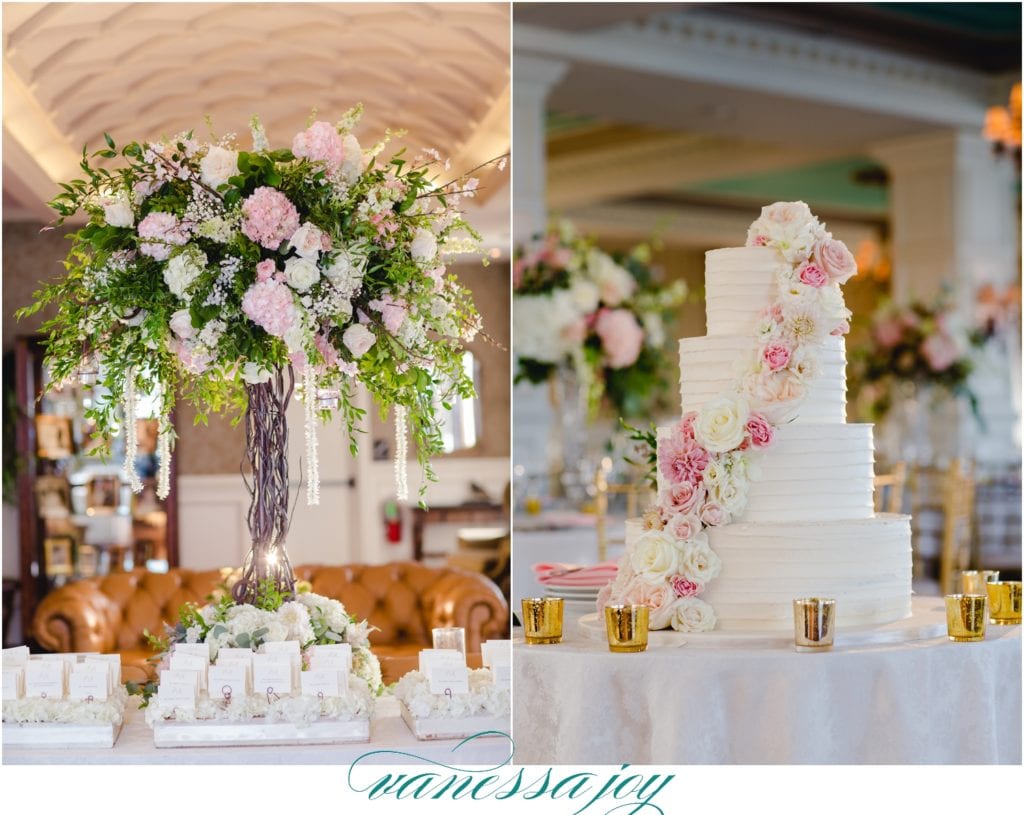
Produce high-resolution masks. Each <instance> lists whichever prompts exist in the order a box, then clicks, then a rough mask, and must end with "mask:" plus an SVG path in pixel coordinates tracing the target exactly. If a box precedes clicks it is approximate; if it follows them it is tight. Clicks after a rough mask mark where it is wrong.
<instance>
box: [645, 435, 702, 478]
mask: <svg viewBox="0 0 1024 815" xmlns="http://www.w3.org/2000/svg"><path fill="white" fill-rule="evenodd" d="M710 458H711V454H710V453H708V451H707V450H705V449H704V448H703V447H701V446H700V445H699V444H697V442H696V441H695V440H693V439H688V438H685V437H684V436H678V435H675V434H673V435H672V436H670V437H669V438H667V439H662V440H660V441H659V442H658V469H659V470H661V474H662V475H663V476H665V478H666V479H668V482H669V484H672V485H678V484H682V483H684V482H690V483H692V484H699V483H700V481H701V480H702V479H703V477H704V470H705V469H706V468H707V466H708V461H709V460H710Z"/></svg>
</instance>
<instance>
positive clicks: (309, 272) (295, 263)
mask: <svg viewBox="0 0 1024 815" xmlns="http://www.w3.org/2000/svg"><path fill="white" fill-rule="evenodd" d="M284 277H285V280H287V281H288V285H289V286H291V287H292V288H293V289H295V291H309V289H310V287H311V286H312V285H313V284H314V283H316V281H318V280H319V279H320V270H319V269H318V268H317V265H316V262H315V261H312V260H310V259H309V258H304V257H297V258H288V260H286V261H285V262H284Z"/></svg>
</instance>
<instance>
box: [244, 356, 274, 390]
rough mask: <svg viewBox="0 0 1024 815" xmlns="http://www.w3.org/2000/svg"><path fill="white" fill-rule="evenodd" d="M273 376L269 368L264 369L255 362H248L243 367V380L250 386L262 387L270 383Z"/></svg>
mask: <svg viewBox="0 0 1024 815" xmlns="http://www.w3.org/2000/svg"><path fill="white" fill-rule="evenodd" d="M271 376H272V374H271V372H270V369H269V368H264V367H262V366H260V365H258V364H257V363H255V362H247V363H245V365H243V366H242V380H243V381H244V382H246V383H248V384H250V385H262V384H263V383H264V382H269V381H270V377H271Z"/></svg>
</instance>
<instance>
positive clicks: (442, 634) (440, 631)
mask: <svg viewBox="0 0 1024 815" xmlns="http://www.w3.org/2000/svg"><path fill="white" fill-rule="evenodd" d="M430 633H431V634H432V635H433V640H434V647H435V648H442V649H446V650H449V651H458V652H459V653H460V654H462V655H463V656H465V655H466V629H465V628H432V629H430Z"/></svg>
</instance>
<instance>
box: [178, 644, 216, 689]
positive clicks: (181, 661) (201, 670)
mask: <svg viewBox="0 0 1024 815" xmlns="http://www.w3.org/2000/svg"><path fill="white" fill-rule="evenodd" d="M169 664H170V667H171V670H172V671H195V673H196V675H197V676H198V677H199V690H201V691H202V690H206V670H207V668H209V666H210V664H209V662H208V661H207V660H206V658H205V657H198V656H195V655H194V654H175V653H172V654H171V659H170V662H169Z"/></svg>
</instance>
